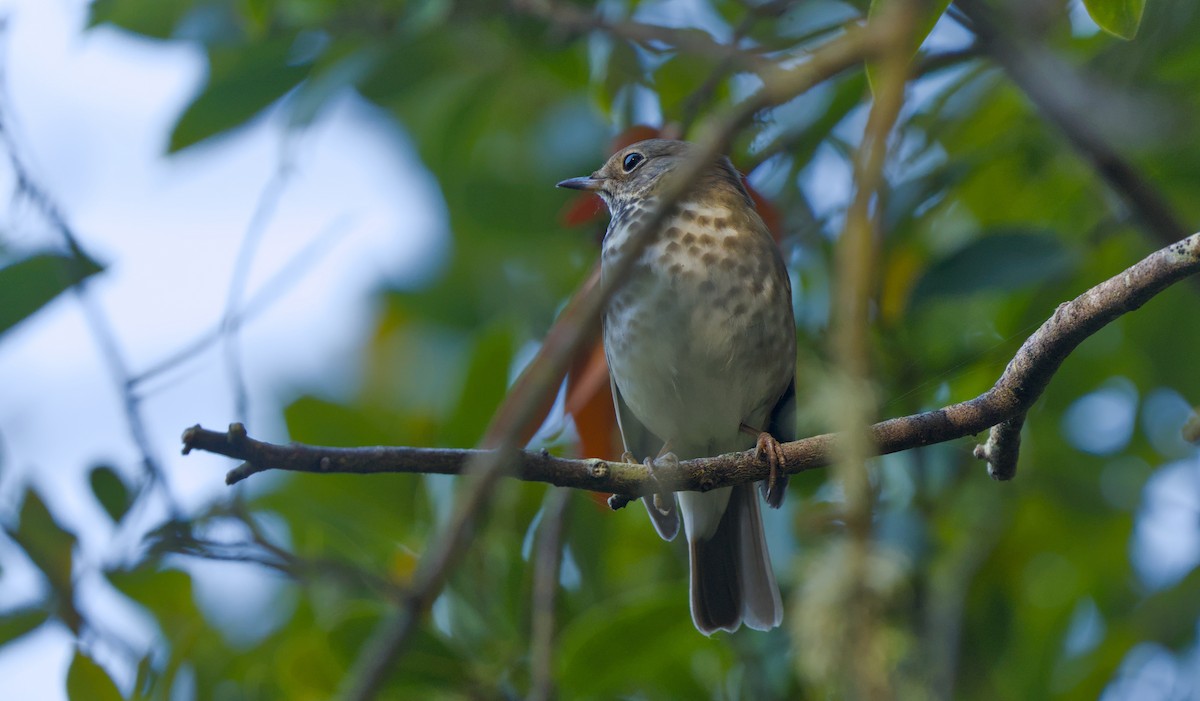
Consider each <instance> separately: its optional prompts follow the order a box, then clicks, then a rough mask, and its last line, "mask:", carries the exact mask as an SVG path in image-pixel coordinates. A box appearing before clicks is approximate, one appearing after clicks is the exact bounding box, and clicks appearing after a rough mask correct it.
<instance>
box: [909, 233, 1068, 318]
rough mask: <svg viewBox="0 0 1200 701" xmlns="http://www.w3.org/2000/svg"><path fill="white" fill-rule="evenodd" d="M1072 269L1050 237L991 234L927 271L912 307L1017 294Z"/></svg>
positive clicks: (922, 277)
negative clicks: (992, 294) (943, 300)
mask: <svg viewBox="0 0 1200 701" xmlns="http://www.w3.org/2000/svg"><path fill="white" fill-rule="evenodd" d="M1073 263H1074V258H1073V256H1072V255H1071V253H1070V252H1069V251H1068V250H1067V249H1066V248H1065V247H1064V246H1063V245H1062V243H1060V242H1059V240H1058V239H1057V238H1056V237H1055V236H1054V235H1053V234H1051V233H1049V232H1029V231H1013V230H1009V231H1002V232H998V233H993V234H990V235H987V236H983V237H981V238H978V239H976V240H974V241H972V242H971V243H969V244H967V245H966V246H964V247H963V248H961V249H959V250H958V251H956V252H954V253H952V254H950V255H949V256H947V257H945V258H942V259H941V260H939V261H937V262H935V263H934V264H933V265H932V266H930V267H929V269H928V270H926V271H925V274H924V275H922V276H921V279H920V280H919V281H918V282H917V285H916V288H915V289H914V290H913V296H912V299H911V301H910V304H911V305H913V306H916V305H917V304H920V303H923V302H926V301H928V300H930V299H933V298H936V297H950V296H957V295H969V294H974V293H977V292H983V291H985V290H994V291H1002V292H1003V291H1011V290H1017V289H1020V288H1022V287H1027V286H1030V285H1034V284H1037V283H1039V282H1044V281H1046V280H1049V279H1052V278H1054V277H1057V276H1059V275H1062V274H1064V273H1066V272H1067V271H1068V270H1069V269H1070V268H1071V266H1072V265H1073Z"/></svg>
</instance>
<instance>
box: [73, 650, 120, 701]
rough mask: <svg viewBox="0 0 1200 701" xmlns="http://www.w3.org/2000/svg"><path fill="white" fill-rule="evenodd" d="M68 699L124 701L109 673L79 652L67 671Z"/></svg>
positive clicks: (80, 700) (77, 700)
mask: <svg viewBox="0 0 1200 701" xmlns="http://www.w3.org/2000/svg"><path fill="white" fill-rule="evenodd" d="M67 697H68V698H69V699H71V701H122V699H121V692H120V691H117V685H116V684H114V683H113V680H112V678H111V677H109V676H108V672H105V671H104V668H102V667H101V666H100V665H98V664H96V663H95V662H93V661H91V660H90V659H88V658H87V657H85V656H84V655H83V653H81V652H79V651H76V652H75V659H73V660H71V667H70V669H68V670H67Z"/></svg>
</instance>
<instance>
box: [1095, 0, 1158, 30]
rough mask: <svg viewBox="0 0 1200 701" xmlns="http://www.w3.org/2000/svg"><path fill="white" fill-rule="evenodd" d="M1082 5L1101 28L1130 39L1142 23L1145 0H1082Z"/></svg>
mask: <svg viewBox="0 0 1200 701" xmlns="http://www.w3.org/2000/svg"><path fill="white" fill-rule="evenodd" d="M1083 6H1084V7H1086V8H1087V11H1088V14H1089V15H1091V17H1092V21H1094V22H1095V23H1096V24H1098V25H1100V28H1101V29H1103V30H1104V31H1106V32H1108V33H1109V34H1112V35H1113V36H1117V37H1120V38H1122V39H1132V38H1134V37H1135V36H1137V32H1138V27H1139V26H1141V24H1142V11H1143V10H1145V9H1146V0H1083Z"/></svg>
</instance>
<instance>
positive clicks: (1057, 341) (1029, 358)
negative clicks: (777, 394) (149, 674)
mask: <svg viewBox="0 0 1200 701" xmlns="http://www.w3.org/2000/svg"><path fill="white" fill-rule="evenodd" d="M1197 273H1200V234H1193V235H1192V236H1189V237H1188V238H1186V239H1184V240H1182V241H1179V242H1177V243H1174V244H1171V245H1170V246H1167V247H1166V248H1163V249H1161V250H1159V251H1156V252H1154V253H1152V254H1150V255H1149V256H1147V257H1146V258H1144V259H1143V260H1142V261H1140V262H1139V263H1137V264H1136V265H1134V266H1133V267H1131V268H1129V269H1127V270H1125V271H1124V272H1122V273H1120V274H1119V275H1116V276H1114V277H1112V278H1109V279H1108V280H1105V281H1104V282H1102V283H1100V284H1099V285H1096V286H1095V287H1093V288H1091V289H1090V290H1088V291H1087V292H1084V293H1083V294H1081V295H1080V296H1078V297H1076V298H1075V299H1074V300H1072V301H1070V302H1067V303H1065V304H1062V305H1059V307H1058V309H1057V310H1056V311H1055V312H1054V314H1053V316H1051V317H1050V318H1049V319H1047V320H1046V322H1045V323H1043V324H1042V326H1041V327H1040V328H1039V329H1038V330H1037V331H1035V332H1034V333H1033V335H1032V336H1030V337H1029V338H1028V339H1027V340H1026V341H1025V343H1024V344H1023V345H1022V346H1021V348H1020V350H1018V351H1017V354H1016V356H1015V357H1013V359H1012V360H1011V361H1010V362H1009V364H1008V367H1007V368H1005V370H1004V373H1003V374H1002V375H1001V376H1000V379H999V380H997V381H996V384H995V385H993V386H992V388H991V389H989V390H988V391H987V392H985V393H983V394H981V395H979V396H978V397H975V398H974V399H970V400H967V401H965V402H960V403H958V404H951V405H949V406H946V407H943V408H941V409H937V410H935V411H928V412H925V413H922V414H913V415H911V416H903V417H899V418H894V419H888V420H887V421H883V422H880V423H877V424H875V425H874V426H872V427H871V429H870V438H871V441H872V445H873V448H874V451H873V452H874V453H875V454H878V455H886V454H888V453H896V452H899V451H902V450H909V449H911V448H917V447H920V446H926V445H932V444H934V443H945V442H947V441H951V440H955V439H957V438H962V437H963V436H970V435H974V434H976V433H979V432H980V431H984V430H986V429H988V428H991V427H993V426H997V427H999V426H1000V425H1001V424H1004V423H1005V422H1008V421H1010V420H1013V419H1017V418H1018V417H1023V416H1024V414H1025V412H1026V411H1028V409H1029V407H1030V406H1032V405H1033V403H1034V402H1035V401H1037V399H1038V397H1040V396H1041V394H1042V391H1043V390H1044V389H1045V388H1046V385H1047V384H1049V382H1050V379H1051V378H1052V377H1053V376H1054V373H1055V371H1057V370H1058V367H1059V366H1060V365H1061V364H1062V362H1063V360H1065V359H1066V357H1067V356H1068V355H1069V354H1070V353H1071V351H1073V350H1074V349H1075V348H1076V347H1077V346H1078V345H1079V344H1080V343H1081V342H1083V340H1084V339H1086V338H1087V337H1089V336H1091V335H1092V334H1094V333H1096V332H1097V331H1099V330H1100V329H1101V328H1103V327H1104V326H1105V325H1107V324H1109V323H1110V322H1112V321H1113V320H1115V319H1116V318H1117V317H1119V316H1121V315H1122V314H1125V313H1126V312H1130V311H1133V310H1135V309H1137V308H1139V307H1141V306H1142V305H1143V304H1145V303H1146V302H1147V301H1149V300H1150V299H1151V298H1152V297H1154V296H1155V295H1157V294H1158V293H1160V292H1162V291H1163V290H1165V289H1166V288H1167V287H1169V286H1171V285H1172V284H1174V283H1176V282H1178V281H1180V280H1182V279H1184V278H1187V277H1189V276H1191V275H1195V274H1197ZM1006 430H1007V429H1003V428H997V429H995V431H994V432H999V433H1000V434H1001V435H993V436H992V437H991V439H990V440H989V444H990V446H991V447H990V448H985V449H984V456H985V457H986V458H987V459H989V460H992V461H994V462H992V463H991V464H990V467H989V470H990V473H991V474H992V476H993V477H995V478H997V479H1010V478H1011V477H1012V476H1013V474H1015V470H1014V467H1015V464H1016V450H1015V446H1013V447H1012V448H1011V449H1010V448H1009V447H1006V446H1009V444H1011V443H1012V438H1013V437H1015V435H1010V436H1005V435H1003V434H1004V432H1005V431H1006ZM835 439H836V436H835V435H834V434H830V433H826V434H822V435H819V436H813V437H811V438H805V439H803V440H798V441H793V442H791V443H785V444H784V445H783V453H784V457H785V458H786V459H787V470H788V472H789V473H793V474H794V473H798V472H804V471H806V470H812V469H816V468H820V467H825V466H826V465H828V464H829V459H830V448H831V447H832V446H833V443H834V441H835ZM183 443H184V452H185V453H186V452H188V451H190V450H204V451H207V452H211V453H218V454H220V455H226V456H228V457H231V458H237V459H240V460H245V461H246V463H245V464H244V465H241V466H240V467H238V468H236V469H234V470H233V471H231V472H230V473H229V474H228V476H227V477H226V481H227V482H228V483H230V484H234V483H236V482H239V481H241V480H243V479H245V478H246V477H249V476H250V475H253V474H255V473H258V472H263V471H265V470H287V471H292V472H317V473H332V472H338V473H356V474H374V473H382V472H407V473H433V474H450V475H457V474H463V472H464V470H465V467H466V465H467V464H468V462H470V461H472V460H476V459H478V458H479V457H480V455H481V454H491V455H492V456H494V457H495V458H497V459H499V458H505V459H506V464H507V466H508V468H509V470H510V475H511V476H512V477H515V478H517V479H521V480H526V481H534V482H547V483H550V484H554V485H557V486H559V487H571V488H574V489H587V490H591V491H596V492H613V493H617V494H623V495H628V496H634V497H637V496H642V495H644V494H649V493H651V492H653V491H654V490H655V489H656V486H655V484H654V483H651V482H650V481H649V476H648V475H647V473H646V469H645V468H644V467H642V466H640V465H630V464H626V463H615V462H608V461H604V460H571V459H567V458H557V457H554V456H552V455H550V454H548V453H546V452H545V451H542V452H529V451H517V452H511V453H509V454H508V455H507V456H505V455H502V454H500V453H499V452H497V451H479V450H456V449H439V448H405V447H394V448H391V447H374V448H323V447H317V446H307V445H300V444H291V445H275V444H271V443H263V442H261V441H256V440H253V439H251V438H249V437H247V436H246V434H245V429H243V428H241V427H240V426H239V425H237V424H235V425H234V426H232V427H230V431H229V433H220V432H215V431H209V430H205V429H203V428H201V427H199V426H194V427H192V428H189V429H187V430H186V431H185V432H184V434H183ZM768 471H769V468H768V467H767V465H766V464H764V463H762V462H760V461H759V460H758V458H757V457H755V455H754V451H753V450H747V451H744V452H741V453H729V454H727V455H721V456H717V457H710V458H700V459H696V460H684V461H681V462H680V463H679V467H678V468H673V467H670V466H664V467H662V468H660V469H659V470H658V471H657V472H656V477H657V480H658V484H661V485H662V487H663V488H666V489H670V490H671V491H708V490H710V489H716V488H717V487H727V486H731V485H735V484H742V483H745V482H752V481H756V480H761V479H764V478H766V476H767V473H768Z"/></svg>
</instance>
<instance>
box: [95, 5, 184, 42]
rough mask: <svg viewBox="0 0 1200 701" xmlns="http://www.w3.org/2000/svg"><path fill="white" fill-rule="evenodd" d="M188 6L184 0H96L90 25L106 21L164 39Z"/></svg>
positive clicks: (170, 32) (171, 31) (172, 30)
mask: <svg viewBox="0 0 1200 701" xmlns="http://www.w3.org/2000/svg"><path fill="white" fill-rule="evenodd" d="M191 9H192V3H191V2H189V1H188V0H96V2H94V3H92V7H91V10H92V16H91V22H90V23H91V25H93V26H94V25H97V24H104V23H110V24H115V25H117V26H118V27H121V28H122V29H128V30H129V31H132V32H137V33H138V34H144V35H146V36H149V37H154V38H156V39H167V38H169V37H170V36H171V34H172V33H173V32H174V31H175V27H176V26H178V24H179V20H180V19H181V18H183V16H184V15H185V14H187V13H188V11H190V10H191Z"/></svg>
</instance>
